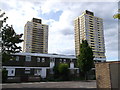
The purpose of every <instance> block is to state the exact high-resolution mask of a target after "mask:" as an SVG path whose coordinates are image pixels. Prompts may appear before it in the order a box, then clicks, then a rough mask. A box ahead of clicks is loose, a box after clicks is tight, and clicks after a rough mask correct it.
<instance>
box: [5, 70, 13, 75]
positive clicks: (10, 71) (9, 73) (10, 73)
mask: <svg viewBox="0 0 120 90" xmlns="http://www.w3.org/2000/svg"><path fill="white" fill-rule="evenodd" d="M6 70H8V76H15V69H6Z"/></svg>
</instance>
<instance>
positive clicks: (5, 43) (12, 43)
mask: <svg viewBox="0 0 120 90" xmlns="http://www.w3.org/2000/svg"><path fill="white" fill-rule="evenodd" d="M22 35H23V34H16V33H15V31H14V29H13V27H12V26H8V25H6V26H5V27H3V29H2V62H5V61H8V60H10V59H12V57H11V56H10V54H13V53H17V52H20V51H21V47H20V46H17V44H19V43H21V42H22V41H23V40H22V39H21V37H22Z"/></svg>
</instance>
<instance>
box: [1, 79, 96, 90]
mask: <svg viewBox="0 0 120 90" xmlns="http://www.w3.org/2000/svg"><path fill="white" fill-rule="evenodd" d="M2 88H3V90H8V89H9V90H10V89H11V90H12V89H15V88H16V89H19V88H33V90H35V88H96V81H94V80H92V81H65V82H33V83H5V84H2Z"/></svg>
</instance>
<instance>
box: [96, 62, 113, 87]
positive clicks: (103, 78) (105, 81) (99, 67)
mask: <svg viewBox="0 0 120 90" xmlns="http://www.w3.org/2000/svg"><path fill="white" fill-rule="evenodd" d="M95 68H96V82H97V87H98V88H111V83H110V71H109V64H108V63H97V64H96V65H95Z"/></svg>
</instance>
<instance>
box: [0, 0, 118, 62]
mask: <svg viewBox="0 0 120 90" xmlns="http://www.w3.org/2000/svg"><path fill="white" fill-rule="evenodd" d="M84 1H85V0H84ZM90 1H91V0H89V2H87V0H86V2H83V1H80V0H74V2H73V1H72V0H70V1H64V0H1V3H0V8H1V9H2V10H3V11H5V12H6V16H8V17H9V19H8V20H7V23H8V24H9V25H13V28H14V29H15V31H16V32H17V33H24V25H25V23H26V22H27V21H31V20H32V18H33V17H35V18H41V19H42V22H43V24H48V25H49V42H48V43H49V45H48V50H49V51H48V52H49V53H58V54H70V55H71V54H72V55H74V54H75V45H74V27H73V26H74V22H73V21H74V19H75V18H76V17H77V16H79V15H81V13H82V12H83V11H84V10H90V11H92V12H94V15H95V16H97V17H101V18H103V21H104V22H103V23H104V39H105V48H106V56H107V60H117V59H118V24H117V23H118V21H117V19H113V15H114V14H115V13H117V9H118V3H117V2H110V1H111V0H107V1H106V2H102V0H99V2H95V1H94V0H92V1H91V2H90ZM112 1H113V0H112ZM20 45H21V46H23V45H22V44H20Z"/></svg>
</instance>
